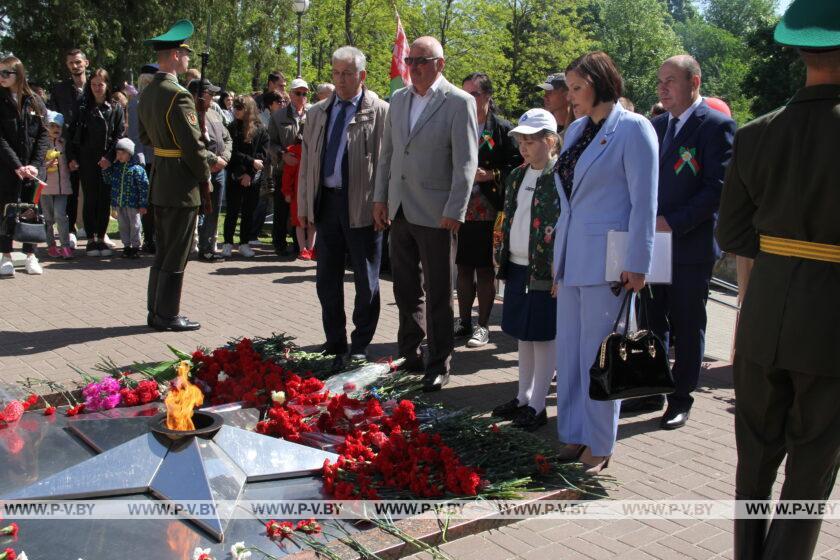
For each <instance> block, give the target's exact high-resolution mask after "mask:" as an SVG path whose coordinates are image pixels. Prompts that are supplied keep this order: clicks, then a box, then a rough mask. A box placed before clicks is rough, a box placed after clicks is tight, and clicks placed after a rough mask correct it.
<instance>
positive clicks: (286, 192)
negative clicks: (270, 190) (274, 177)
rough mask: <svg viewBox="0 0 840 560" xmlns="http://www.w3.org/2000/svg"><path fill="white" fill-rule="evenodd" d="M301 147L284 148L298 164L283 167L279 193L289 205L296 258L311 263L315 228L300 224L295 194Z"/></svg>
mask: <svg viewBox="0 0 840 560" xmlns="http://www.w3.org/2000/svg"><path fill="white" fill-rule="evenodd" d="M302 149H303V146H302V144H301V142H297V143H296V144H292V145H291V146H289V147H288V148H286V153H287V154H290V155H293V156H294V157H295V158H296V159H297V161H298V163H297V164H295V165H289V164H288V163H285V164H284V165H283V180H282V183H281V189H280V191H281V192H282V193H283V196H284V197H285V199H286V203H287V204H288V205H289V217H290V222H291V224H292V225H293V226H294V228H295V234H296V235H297V241H298V247H300V254H299V255H298V258H299V259H301V260H304V261H311V260H312V259H313V258H314V257H315V227H314V226H313V225H312V224H309V225H307V224H302V223H300V220H299V219H298V211H297V193H298V171H299V170H300V155H301V152H302Z"/></svg>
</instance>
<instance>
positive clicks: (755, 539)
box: [734, 494, 770, 560]
mask: <svg viewBox="0 0 840 560" xmlns="http://www.w3.org/2000/svg"><path fill="white" fill-rule="evenodd" d="M735 499H737V500H753V499H766V500H767V501H768V503H770V500H769V498H748V497H746V496H742V495H740V494H737V495H736V496H735ZM766 535H767V519H737V518H736V519H735V554H734V558H735V560H762V559H763V558H764V538H765V536H766Z"/></svg>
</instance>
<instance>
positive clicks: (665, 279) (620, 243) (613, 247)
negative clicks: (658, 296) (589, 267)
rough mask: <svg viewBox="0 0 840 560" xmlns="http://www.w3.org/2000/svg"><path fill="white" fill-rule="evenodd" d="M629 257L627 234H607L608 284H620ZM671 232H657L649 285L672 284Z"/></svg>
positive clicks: (647, 279) (611, 232)
mask: <svg viewBox="0 0 840 560" xmlns="http://www.w3.org/2000/svg"><path fill="white" fill-rule="evenodd" d="M626 255H627V232H626V231H610V232H607V270H606V278H605V280H606V281H607V282H618V281H619V277H620V276H621V273H622V272H623V271H624V270H625V268H624V259H625V257H626ZM672 257H673V251H672V248H671V232H664V231H663V232H656V235H655V237H654V240H653V259H652V261H651V264H650V274H648V275H647V278H646V281H647V283H648V284H670V283H671V274H672Z"/></svg>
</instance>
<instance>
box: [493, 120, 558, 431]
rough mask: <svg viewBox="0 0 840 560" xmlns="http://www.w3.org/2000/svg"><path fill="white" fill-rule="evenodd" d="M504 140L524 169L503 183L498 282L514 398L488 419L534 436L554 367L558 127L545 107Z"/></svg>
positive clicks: (543, 417) (541, 421) (542, 420)
mask: <svg viewBox="0 0 840 560" xmlns="http://www.w3.org/2000/svg"><path fill="white" fill-rule="evenodd" d="M510 134H511V135H512V136H514V137H515V138H516V140H517V141H518V143H519V152H520V153H521V154H522V158H523V159H524V160H525V164H524V165H522V166H520V167H517V168H516V169H514V170H513V171H511V173H510V175H508V179H507V185H506V189H505V207H504V221H503V223H502V235H503V239H502V244H501V248H500V254H499V258H498V261H499V274H498V277H499V278H500V279H503V280H505V298H504V307H503V308H502V330H503V331H504V332H506V333H507V334H509V335H511V336H513V337H515V338H516V339H517V340H518V341H519V392H518V393H517V395H516V397H515V398H514V399H512V400H510V401H508V402H506V403H504V404H501V405H499V406H497V407H496V408H495V409H493V415H494V416H498V417H500V418H506V419H511V420H513V424H514V425H515V426H518V427H520V428H522V429H524V430H528V431H533V430H536V429H537V428H539V427H540V426H543V425H544V424H545V423H546V421H547V414H546V411H545V398H546V396H547V395H548V389H549V386H550V385H551V378H552V376H553V375H554V367H555V361H556V360H555V344H554V338H555V332H556V328H557V327H556V317H557V304H556V303H555V301H554V300H553V299H552V298H553V294H552V284H553V282H552V277H551V271H552V258H553V257H552V256H553V246H554V226H555V224H556V222H557V217H558V216H559V214H560V203H559V200H558V195H557V189H556V188H555V186H554V176H553V169H554V162H555V161H556V158H555V157H552V155H551V154H552V152H553V150H554V147H555V145H556V144H557V121H555V119H554V117H553V116H552V115H551V113H549V112H548V111H546V110H545V109H531V110H529V111H527V112H526V113H525V114H524V115H522V116H521V117H520V118H519V126H517V127H516V128H514V129H513V130H511V131H510Z"/></svg>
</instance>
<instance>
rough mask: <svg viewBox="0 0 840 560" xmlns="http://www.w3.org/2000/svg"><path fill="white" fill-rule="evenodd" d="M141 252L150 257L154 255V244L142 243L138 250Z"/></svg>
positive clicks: (155, 249)
mask: <svg viewBox="0 0 840 560" xmlns="http://www.w3.org/2000/svg"><path fill="white" fill-rule="evenodd" d="M140 250H141V251H143V252H144V253H148V254H150V255H154V254H155V252H156V251H157V248H156V247H155V244H154V243H144V244H143V246H142V247H141V248H140Z"/></svg>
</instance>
